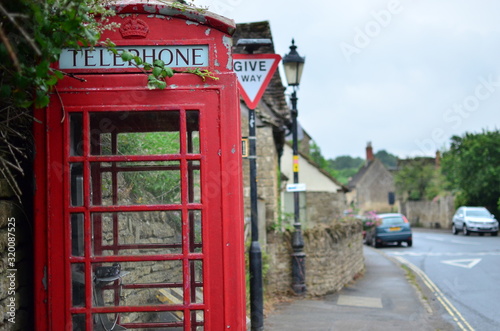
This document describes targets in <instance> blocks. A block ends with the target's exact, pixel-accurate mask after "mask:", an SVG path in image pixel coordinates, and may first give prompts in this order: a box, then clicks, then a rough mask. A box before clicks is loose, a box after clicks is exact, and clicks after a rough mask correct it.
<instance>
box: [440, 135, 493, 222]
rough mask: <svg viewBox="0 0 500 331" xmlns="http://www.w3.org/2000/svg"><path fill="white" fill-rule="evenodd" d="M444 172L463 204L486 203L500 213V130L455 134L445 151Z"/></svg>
mask: <svg viewBox="0 0 500 331" xmlns="http://www.w3.org/2000/svg"><path fill="white" fill-rule="evenodd" d="M441 164H442V167H443V173H444V175H445V176H446V179H447V180H448V182H449V183H450V185H451V188H452V189H455V190H456V191H457V192H458V193H457V196H458V198H457V200H456V201H457V203H459V204H461V205H475V206H485V207H486V208H488V209H489V210H490V211H491V212H493V213H496V214H497V215H498V214H500V210H499V209H498V204H499V197H500V131H499V130H495V131H489V132H488V131H483V132H482V133H478V134H473V133H465V134H464V135H463V136H462V137H459V136H453V137H452V138H451V146H450V149H449V150H448V151H446V152H445V153H444V154H443V158H442V162H441Z"/></svg>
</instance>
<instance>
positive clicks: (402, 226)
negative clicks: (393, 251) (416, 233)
mask: <svg viewBox="0 0 500 331" xmlns="http://www.w3.org/2000/svg"><path fill="white" fill-rule="evenodd" d="M366 242H367V243H368V244H371V245H372V246H373V247H375V248H378V247H381V246H382V245H384V244H388V243H396V244H398V245H401V243H403V242H406V245H407V246H408V247H411V246H412V245H413V239H412V232H411V226H410V222H408V220H407V219H406V217H405V216H404V215H402V214H396V213H391V214H378V215H377V218H376V221H375V223H374V225H373V226H372V227H371V229H370V230H369V231H367V232H366Z"/></svg>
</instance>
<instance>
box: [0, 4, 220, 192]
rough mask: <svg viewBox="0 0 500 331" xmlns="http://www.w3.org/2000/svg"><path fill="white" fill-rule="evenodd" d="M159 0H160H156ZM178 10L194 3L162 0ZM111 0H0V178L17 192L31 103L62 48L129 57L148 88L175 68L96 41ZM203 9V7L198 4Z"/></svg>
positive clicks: (47, 88) (44, 95)
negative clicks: (99, 48) (97, 49)
mask: <svg viewBox="0 0 500 331" xmlns="http://www.w3.org/2000/svg"><path fill="white" fill-rule="evenodd" d="M160 1H161V0H160ZM165 3H166V4H168V5H169V6H172V7H174V8H176V9H178V10H180V11H184V10H187V9H190V8H193V4H192V3H190V4H188V3H184V2H183V1H182V2H175V3H172V2H165ZM110 4H111V1H110V0H79V1H74V0H18V1H3V2H1V3H0V18H1V21H0V179H4V180H5V181H6V182H7V183H8V185H9V186H10V187H11V189H12V190H13V191H14V193H15V194H16V195H17V196H18V197H20V196H21V189H20V188H19V186H18V184H17V180H16V176H17V175H24V170H23V166H22V162H23V160H26V159H27V158H28V156H29V154H30V152H29V148H30V147H29V145H30V144H29V134H27V133H29V132H30V131H31V123H32V121H33V120H35V121H36V119H33V118H32V109H33V108H34V107H35V108H43V107H45V106H47V104H48V103H49V95H50V93H51V92H53V90H54V86H56V84H57V82H58V81H59V80H61V79H62V78H63V77H64V76H65V75H67V74H66V73H64V72H62V71H59V70H56V69H54V68H51V66H50V64H51V63H53V62H55V61H57V60H58V58H59V56H60V54H61V52H62V51H63V49H65V48H72V49H80V48H81V47H95V46H102V47H106V48H107V49H108V50H109V51H110V52H113V53H115V54H119V55H120V56H121V57H122V59H123V60H125V61H131V63H133V64H134V65H136V66H137V67H138V68H140V69H141V70H142V71H143V72H144V74H146V75H148V87H149V88H165V87H166V86H167V84H166V81H165V79H166V78H168V77H172V76H173V75H174V74H175V73H176V71H174V70H173V69H171V68H169V67H167V66H165V64H164V63H163V62H162V61H160V60H156V61H154V62H153V63H143V62H142V60H141V59H140V58H138V57H135V56H134V55H133V54H131V53H129V52H118V51H117V50H116V47H115V44H114V43H113V42H112V41H110V40H106V41H104V42H100V39H101V34H102V32H103V31H105V30H107V29H116V28H117V27H118V25H117V24H116V23H111V22H110V21H109V18H110V17H111V16H113V15H115V12H114V11H113V10H112V8H113V7H112V6H111V5H110ZM197 10H203V9H197ZM182 72H187V73H192V74H195V75H198V76H200V77H201V78H202V79H203V80H205V79H206V78H211V79H217V77H215V76H214V75H213V74H212V73H211V72H209V71H207V70H200V69H188V70H185V71H182Z"/></svg>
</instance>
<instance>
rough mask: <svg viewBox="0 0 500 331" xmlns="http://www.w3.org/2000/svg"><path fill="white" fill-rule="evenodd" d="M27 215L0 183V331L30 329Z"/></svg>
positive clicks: (30, 306) (31, 326) (29, 266)
mask: <svg viewBox="0 0 500 331" xmlns="http://www.w3.org/2000/svg"><path fill="white" fill-rule="evenodd" d="M28 215H29V213H26V212H25V211H24V210H23V208H21V207H20V203H19V201H18V200H17V198H15V197H14V196H13V193H12V192H11V191H10V189H9V186H8V185H7V183H6V182H5V181H4V180H0V314H1V316H2V318H1V319H0V329H1V330H6V331H9V330H32V329H33V325H32V322H33V318H32V316H33V307H32V302H33V300H32V298H33V288H32V275H33V268H32V262H33V261H32V256H33V254H32V242H33V237H32V229H31V224H30V219H29V216H28ZM14 243H15V245H14Z"/></svg>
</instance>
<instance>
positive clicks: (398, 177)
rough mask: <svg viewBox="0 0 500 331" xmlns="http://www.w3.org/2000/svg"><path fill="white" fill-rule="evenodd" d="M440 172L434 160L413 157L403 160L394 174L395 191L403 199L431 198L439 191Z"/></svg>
mask: <svg viewBox="0 0 500 331" xmlns="http://www.w3.org/2000/svg"><path fill="white" fill-rule="evenodd" d="M439 178H440V172H439V170H438V169H436V166H435V164H434V160H429V159H428V158H414V159H412V160H408V161H406V162H404V164H403V165H402V167H401V169H399V170H398V172H397V173H396V174H395V176H394V183H395V185H396V193H397V194H398V196H399V197H401V198H402V199H403V200H423V199H432V198H434V197H435V196H437V195H438V194H439V192H440V190H441V189H440V181H439Z"/></svg>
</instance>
